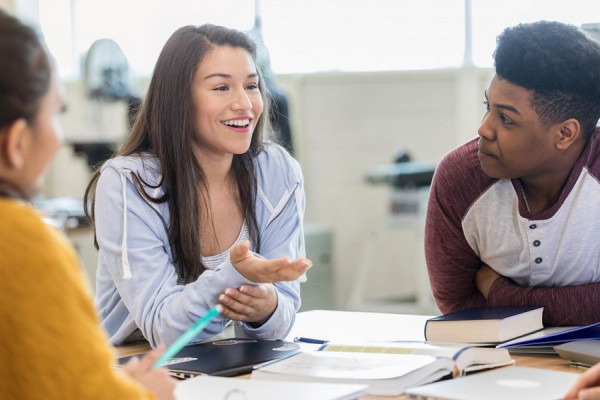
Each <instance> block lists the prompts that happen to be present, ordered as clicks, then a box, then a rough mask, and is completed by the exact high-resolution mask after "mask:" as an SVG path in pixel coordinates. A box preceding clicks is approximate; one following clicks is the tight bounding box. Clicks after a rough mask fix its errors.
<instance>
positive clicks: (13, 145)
mask: <svg viewBox="0 0 600 400" xmlns="http://www.w3.org/2000/svg"><path fill="white" fill-rule="evenodd" d="M28 129H29V125H28V124H27V121H26V120H25V119H24V118H19V119H17V120H16V121H14V122H13V123H12V124H10V125H9V126H8V127H7V128H6V129H5V130H4V132H2V136H1V137H0V152H1V154H2V163H4V164H5V165H6V166H7V167H8V168H16V169H18V168H21V167H22V166H23V164H25V149H26V147H27V140H28V138H27V132H28Z"/></svg>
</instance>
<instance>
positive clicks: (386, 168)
mask: <svg viewBox="0 0 600 400" xmlns="http://www.w3.org/2000/svg"><path fill="white" fill-rule="evenodd" d="M393 161H394V162H393V163H391V164H384V165H379V166H376V167H373V168H371V169H369V170H368V171H367V173H366V175H365V180H366V182H367V183H369V184H385V185H387V186H388V187H389V200H388V206H387V210H386V213H385V216H384V218H383V220H382V221H379V222H378V223H375V224H374V226H373V227H371V229H370V230H369V229H367V232H366V235H365V241H364V243H363V244H362V246H363V248H362V251H361V257H360V260H361V261H360V264H359V267H358V268H359V269H358V272H357V275H356V276H355V278H354V285H353V289H352V293H351V294H350V299H349V302H348V306H347V308H348V309H349V310H356V311H361V310H365V308H369V307H370V306H369V305H368V303H369V301H371V303H372V302H373V300H369V299H367V296H366V287H367V283H368V282H369V281H376V280H377V278H378V277H377V276H376V274H375V273H374V267H375V266H374V265H373V263H374V260H375V259H376V257H375V255H376V254H377V252H378V251H379V249H380V247H379V246H381V244H380V243H382V242H383V239H384V238H386V236H388V235H389V233H390V231H393V230H404V231H408V232H410V233H412V235H414V236H413V237H414V239H415V241H416V242H417V243H418V246H417V247H416V248H415V250H414V254H412V255H411V257H412V258H413V263H414V265H412V269H413V270H414V286H413V287H414V294H413V296H411V297H409V298H397V299H393V300H392V301H391V303H392V306H395V307H397V309H398V310H399V311H401V312H408V313H411V312H414V313H422V314H435V313H436V312H437V310H436V308H435V305H434V303H433V299H432V296H431V289H430V287H429V280H428V276H427V268H426V265H425V254H424V249H423V242H424V226H425V211H426V207H427V199H428V195H429V186H430V185H431V180H432V178H433V173H434V171H435V165H429V164H422V163H418V162H415V161H413V160H412V159H411V156H410V154H409V153H408V152H406V151H404V150H401V151H399V152H397V153H396V154H395V156H394V159H393ZM412 235H411V236H412ZM402 258H408V257H407V255H405V254H397V259H398V261H397V264H398V265H388V266H386V267H387V268H399V264H400V263H401V259H402ZM378 300H379V301H380V303H379V304H378V305H375V306H371V307H374V308H379V307H384V304H385V303H390V301H389V300H386V299H375V301H378ZM393 303H397V304H393ZM387 305H389V304H387Z"/></svg>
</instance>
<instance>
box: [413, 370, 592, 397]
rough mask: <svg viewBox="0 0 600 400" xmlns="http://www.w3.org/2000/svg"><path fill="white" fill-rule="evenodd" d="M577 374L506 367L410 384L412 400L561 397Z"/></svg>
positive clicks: (576, 377) (573, 382) (573, 381)
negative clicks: (419, 383)
mask: <svg viewBox="0 0 600 400" xmlns="http://www.w3.org/2000/svg"><path fill="white" fill-rule="evenodd" d="M579 376H580V375H579V374H576V373H572V372H562V371H552V370H548V369H540V368H527V367H509V368H500V369H498V370H494V371H488V372H482V373H479V374H473V375H468V376H464V377H461V378H456V379H452V380H449V381H443V382H436V383H431V384H428V385H424V386H420V387H413V388H410V389H408V390H407V393H408V398H409V399H413V400H481V399H485V400H506V399H510V400H532V399H535V400H556V399H562V398H563V396H564V395H565V394H567V392H568V391H569V389H571V387H572V386H573V385H574V384H575V381H576V380H577V379H578V378H579Z"/></svg>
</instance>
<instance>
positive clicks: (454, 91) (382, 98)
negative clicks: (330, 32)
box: [279, 69, 491, 308]
mask: <svg viewBox="0 0 600 400" xmlns="http://www.w3.org/2000/svg"><path fill="white" fill-rule="evenodd" d="M490 77H491V71H489V70H475V69H467V70H448V71H421V72H395V73H364V74H335V73H330V74H318V75H309V76H282V77H280V78H279V82H280V83H281V85H282V86H283V87H284V88H285V89H286V90H287V91H288V94H289V95H290V102H291V104H290V108H291V115H292V117H291V118H292V128H293V135H294V140H295V142H294V145H295V147H296V148H297V149H298V151H297V158H298V159H299V161H300V163H301V165H302V167H303V171H304V177H305V185H306V194H307V213H306V222H307V223H319V224H326V225H329V226H331V227H332V228H333V232H334V253H333V254H334V266H335V272H336V284H337V286H336V288H335V293H336V296H335V298H336V305H337V307H338V308H345V307H346V305H347V304H348V300H349V298H350V297H351V291H352V289H353V287H355V286H357V285H356V282H355V276H356V274H357V271H358V270H359V267H361V262H363V263H364V262H365V260H362V258H363V254H364V251H365V244H366V242H367V240H368V238H369V232H370V231H373V230H377V229H379V227H380V226H381V221H382V220H385V216H386V207H387V206H388V200H389V198H390V188H389V187H387V186H385V185H384V186H379V185H371V184H367V183H366V182H365V179H364V177H365V173H366V171H367V170H368V169H370V168H372V167H374V166H377V165H380V164H386V163H389V162H391V161H392V158H393V155H394V153H395V152H396V151H397V150H398V149H405V150H407V151H409V152H410V154H411V155H412V157H413V160H415V161H419V162H423V163H431V164H436V163H437V162H438V161H439V160H440V158H441V157H442V156H443V155H444V154H445V153H447V152H448V151H449V150H451V149H452V148H454V147H456V146H457V145H459V144H460V143H462V142H464V141H466V140H468V139H470V138H472V137H474V136H475V135H476V134H477V128H478V126H479V124H478V123H479V121H480V119H481V116H482V112H483V110H484V109H483V105H482V101H483V99H484V96H483V91H484V89H485V88H486V87H487V84H488V81H489V79H490ZM415 231H416V232H415ZM377 239H378V240H379V242H380V243H379V245H378V246H375V249H376V254H378V257H376V258H375V259H373V260H371V261H369V263H370V274H371V275H372V277H371V278H370V279H368V282H366V283H365V285H366V286H367V292H368V296H366V297H369V296H371V297H377V296H379V297H406V296H410V295H411V294H414V292H415V288H416V287H417V284H418V282H417V276H418V272H419V271H415V268H422V262H421V261H420V260H422V257H423V256H422V252H423V243H422V235H420V234H419V227H417V229H410V228H409V229H404V230H402V229H400V230H399V229H392V230H387V231H385V232H383V234H382V235H378V237H377ZM420 272H423V271H420Z"/></svg>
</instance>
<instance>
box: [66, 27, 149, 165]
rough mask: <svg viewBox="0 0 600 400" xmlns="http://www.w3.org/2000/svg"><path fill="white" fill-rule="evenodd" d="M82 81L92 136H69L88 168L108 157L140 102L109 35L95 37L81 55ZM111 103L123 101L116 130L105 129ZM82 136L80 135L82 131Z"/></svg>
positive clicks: (125, 60) (124, 62)
mask: <svg viewBox="0 0 600 400" xmlns="http://www.w3.org/2000/svg"><path fill="white" fill-rule="evenodd" d="M84 84H85V91H86V97H87V101H88V103H89V111H90V119H91V121H90V122H91V125H92V126H94V127H95V128H96V131H97V132H96V133H97V134H96V135H95V137H92V138H85V139H71V140H69V143H70V144H71V146H72V147H73V151H74V152H75V154H78V155H83V156H85V157H86V160H87V163H88V166H89V168H90V170H93V169H94V168H95V167H96V166H98V165H99V164H100V163H102V162H103V161H105V160H106V159H108V158H110V156H111V155H112V154H113V153H114V151H115V150H116V149H117V147H118V145H119V144H120V142H121V141H122V140H123V139H124V136H125V135H126V134H127V133H128V132H129V129H130V128H131V126H132V125H133V121H134V120H135V117H136V114H137V111H138V109H139V107H140V105H141V99H140V97H139V96H137V95H136V94H134V93H133V90H132V89H131V85H130V72H129V63H128V61H127V58H126V57H125V54H124V53H123V51H122V50H121V48H120V47H119V45H118V44H117V43H116V42H115V41H114V40H112V39H98V40H96V41H95V42H94V43H92V45H91V46H90V49H89V50H88V52H87V55H86V57H85V65H84ZM115 103H125V106H126V110H127V111H126V115H125V116H124V118H123V121H122V122H123V123H122V129H121V131H120V132H108V131H109V130H111V127H109V126H108V123H109V122H111V119H112V118H111V117H112V116H111V115H109V109H110V108H111V106H114V104H115ZM82 136H83V135H82Z"/></svg>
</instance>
